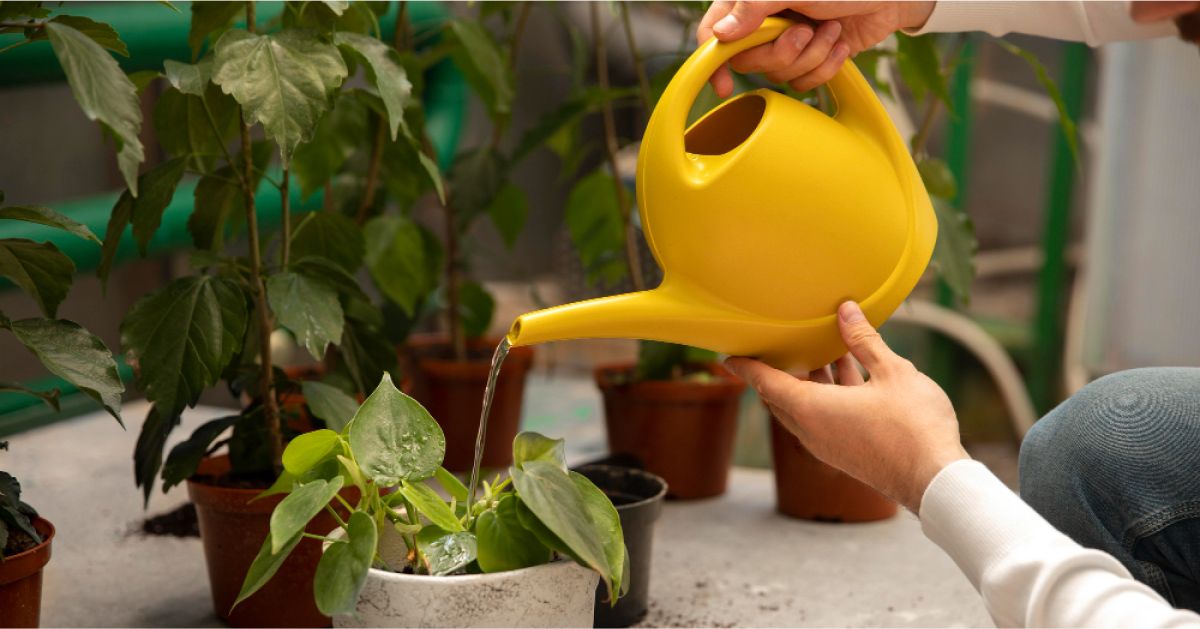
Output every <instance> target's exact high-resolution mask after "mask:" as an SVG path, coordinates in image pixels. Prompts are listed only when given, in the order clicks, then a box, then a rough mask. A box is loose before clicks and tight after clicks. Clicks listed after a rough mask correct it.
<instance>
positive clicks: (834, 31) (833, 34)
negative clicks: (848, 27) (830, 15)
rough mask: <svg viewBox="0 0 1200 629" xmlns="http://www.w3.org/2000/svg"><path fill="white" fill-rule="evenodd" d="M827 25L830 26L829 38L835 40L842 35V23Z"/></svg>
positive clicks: (835, 22)
mask: <svg viewBox="0 0 1200 629" xmlns="http://www.w3.org/2000/svg"><path fill="white" fill-rule="evenodd" d="M829 24H830V26H829V31H828V32H829V38H830V39H837V36H838V35H841V34H842V23H841V22H837V21H834V22H829Z"/></svg>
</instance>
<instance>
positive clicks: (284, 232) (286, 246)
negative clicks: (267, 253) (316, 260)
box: [279, 168, 292, 269]
mask: <svg viewBox="0 0 1200 629" xmlns="http://www.w3.org/2000/svg"><path fill="white" fill-rule="evenodd" d="M290 182H291V171H290V169H288V168H284V169H283V181H282V182H281V183H280V184H279V197H280V199H279V218H280V228H279V229H280V234H279V240H280V242H281V243H282V244H281V246H280V247H279V266H280V268H283V269H286V268H287V265H288V259H289V258H290V257H291V252H292V214H291V208H290V207H289V201H290V200H291V196H290V195H289V194H288V184H289V183H290Z"/></svg>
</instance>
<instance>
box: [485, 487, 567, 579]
mask: <svg viewBox="0 0 1200 629" xmlns="http://www.w3.org/2000/svg"><path fill="white" fill-rule="evenodd" d="M517 501H518V498H517V497H516V496H513V495H511V494H507V495H505V496H504V497H503V498H501V499H500V502H498V503H497V504H496V508H494V509H489V510H487V511H484V512H483V513H481V514H480V515H479V518H478V519H476V520H475V537H476V538H477V539H478V541H479V553H478V554H479V568H480V569H481V570H483V571H484V572H506V571H508V570H518V569H520V568H528V567H529V566H537V565H541V564H544V563H546V562H548V561H550V559H551V557H552V556H553V554H552V553H551V551H550V549H549V548H547V547H546V546H545V545H544V544H542V543H541V542H540V541H538V538H537V536H536V535H534V534H533V533H532V532H530V531H529V529H527V528H525V527H524V526H521V520H520V518H519V517H518V516H517Z"/></svg>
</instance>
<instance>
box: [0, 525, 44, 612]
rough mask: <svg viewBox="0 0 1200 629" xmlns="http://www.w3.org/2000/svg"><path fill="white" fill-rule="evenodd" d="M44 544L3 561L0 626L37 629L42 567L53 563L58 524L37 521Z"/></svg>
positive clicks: (0, 577) (0, 581)
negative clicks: (53, 549) (55, 534)
mask: <svg viewBox="0 0 1200 629" xmlns="http://www.w3.org/2000/svg"><path fill="white" fill-rule="evenodd" d="M33 530H35V531H37V532H38V535H41V536H42V543H41V544H38V545H37V546H34V547H33V548H30V549H29V550H27V551H25V552H20V553H17V554H15V555H10V556H8V557H5V558H4V561H0V627H37V626H38V623H39V621H40V619H41V612H42V568H44V567H45V566H46V562H48V561H50V542H52V541H53V540H54V525H53V524H50V522H49V521H48V520H45V519H43V518H36V519H34V521H33Z"/></svg>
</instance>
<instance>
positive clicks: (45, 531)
mask: <svg viewBox="0 0 1200 629" xmlns="http://www.w3.org/2000/svg"><path fill="white" fill-rule="evenodd" d="M32 524H33V529H34V530H35V531H37V532H38V534H39V535H41V536H42V543H40V544H38V545H37V546H34V547H33V548H30V549H28V550H23V551H21V552H19V553H17V554H15V555H7V556H5V557H4V558H3V561H0V585H4V584H7V583H12V582H14V581H19V580H21V579H24V578H25V577H27V576H29V575H31V574H36V573H37V572H38V571H40V570H41V569H42V568H43V567H44V566H45V565H46V564H47V563H49V561H50V543H51V542H52V541H54V535H55V533H56V532H57V529H55V528H54V524H52V523H51V522H50V520H47V519H46V518H43V517H41V516H38V517H36V518H34V519H33V521H32ZM5 566H8V569H9V570H11V571H12V574H11V575H7V574H4V572H5Z"/></svg>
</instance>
